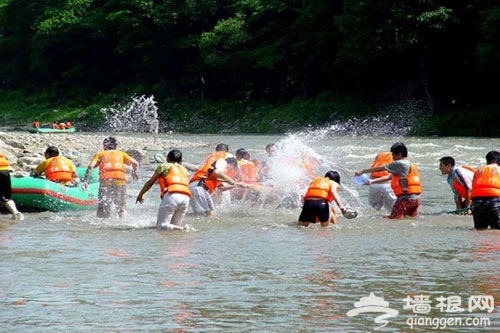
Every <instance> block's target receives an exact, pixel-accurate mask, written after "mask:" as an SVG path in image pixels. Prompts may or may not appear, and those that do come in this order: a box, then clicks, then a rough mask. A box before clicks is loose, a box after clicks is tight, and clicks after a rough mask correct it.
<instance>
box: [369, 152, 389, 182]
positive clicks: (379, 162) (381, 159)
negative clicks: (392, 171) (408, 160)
mask: <svg viewBox="0 0 500 333" xmlns="http://www.w3.org/2000/svg"><path fill="white" fill-rule="evenodd" d="M389 163H392V153H391V152H384V153H380V154H378V155H377V156H376V157H375V160H374V161H373V163H372V165H371V168H375V167H381V166H384V165H386V164H389ZM388 174H389V172H387V170H382V171H377V172H372V173H371V174H370V178H372V179H373V178H380V177H384V176H387V175H388Z"/></svg>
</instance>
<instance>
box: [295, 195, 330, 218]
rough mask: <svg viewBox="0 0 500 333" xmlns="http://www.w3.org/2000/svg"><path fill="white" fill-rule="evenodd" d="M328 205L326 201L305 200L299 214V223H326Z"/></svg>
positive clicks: (328, 216)
mask: <svg viewBox="0 0 500 333" xmlns="http://www.w3.org/2000/svg"><path fill="white" fill-rule="evenodd" d="M329 220H330V205H329V203H328V201H326V200H305V201H304V205H303V206H302V212H300V216H299V222H310V223H316V222H328V221H329Z"/></svg>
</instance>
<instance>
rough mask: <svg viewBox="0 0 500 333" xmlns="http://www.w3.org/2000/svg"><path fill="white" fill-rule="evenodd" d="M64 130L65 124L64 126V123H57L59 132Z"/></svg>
mask: <svg viewBox="0 0 500 333" xmlns="http://www.w3.org/2000/svg"><path fill="white" fill-rule="evenodd" d="M65 128H66V124H65V123H64V122H62V123H59V129H60V130H63V129H65Z"/></svg>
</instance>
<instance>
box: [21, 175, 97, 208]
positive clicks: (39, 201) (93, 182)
mask: <svg viewBox="0 0 500 333" xmlns="http://www.w3.org/2000/svg"><path fill="white" fill-rule="evenodd" d="M86 170H87V168H84V167H78V168H76V173H77V174H78V177H80V179H83V176H84V175H85V171H86ZM11 182H12V199H13V200H14V201H15V202H16V204H17V206H18V207H19V208H20V210H21V211H23V210H24V211H47V210H48V211H51V212H61V211H76V210H87V209H95V208H96V207H97V194H98V191H99V171H98V170H97V169H93V171H92V174H91V175H90V177H89V181H88V188H87V191H85V192H84V191H83V190H82V184H81V183H80V184H78V186H77V187H68V186H63V185H59V184H58V183H54V182H52V181H50V180H47V179H45V178H33V177H23V178H11Z"/></svg>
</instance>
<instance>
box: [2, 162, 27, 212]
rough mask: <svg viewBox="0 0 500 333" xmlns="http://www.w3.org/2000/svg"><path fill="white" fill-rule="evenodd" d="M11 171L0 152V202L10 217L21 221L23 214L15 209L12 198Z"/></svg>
mask: <svg viewBox="0 0 500 333" xmlns="http://www.w3.org/2000/svg"><path fill="white" fill-rule="evenodd" d="M11 171H13V169H12V167H11V166H10V164H9V162H8V161H7V159H6V158H5V155H4V154H3V153H2V152H0V203H1V204H2V205H3V206H5V208H7V209H8V211H9V212H10V213H11V214H12V219H13V220H16V221H23V220H24V215H23V214H22V213H21V212H20V211H19V210H18V209H17V206H16V203H15V202H14V200H12V183H11V179H10V172H11Z"/></svg>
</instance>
